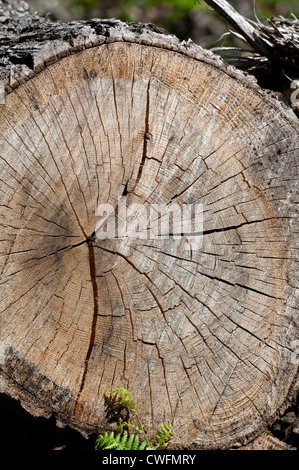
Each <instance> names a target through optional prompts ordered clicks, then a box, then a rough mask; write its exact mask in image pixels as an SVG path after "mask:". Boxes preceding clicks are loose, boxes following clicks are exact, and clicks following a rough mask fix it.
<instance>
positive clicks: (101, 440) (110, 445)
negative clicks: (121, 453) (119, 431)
mask: <svg viewBox="0 0 299 470" xmlns="http://www.w3.org/2000/svg"><path fill="white" fill-rule="evenodd" d="M117 446H118V442H117V436H116V438H115V437H114V432H113V431H112V432H111V433H110V434H108V433H107V432H105V434H100V435H99V436H98V438H97V440H96V443H95V449H96V450H98V449H102V450H108V449H116V448H117Z"/></svg>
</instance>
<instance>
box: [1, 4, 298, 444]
mask: <svg viewBox="0 0 299 470" xmlns="http://www.w3.org/2000/svg"><path fill="white" fill-rule="evenodd" d="M0 5H1V4H0ZM13 5H14V4H13ZM4 7H5V8H4ZM2 8H3V14H2V17H6V18H7V19H6V20H5V22H4V25H6V30H5V29H4V30H3V31H4V33H3V35H4V36H5V38H3V37H2V38H1V47H0V55H1V57H2V59H1V60H2V69H1V78H2V80H3V83H4V84H5V90H6V97H5V100H4V104H3V105H2V106H1V119H0V149H1V150H0V178H1V187H0V190H1V205H0V209H1V214H0V223H1V240H0V272H1V281H0V282H1V299H0V302H1V303H0V312H1V341H2V344H4V348H5V357H4V360H3V361H2V362H3V364H2V371H1V382H0V384H1V385H0V388H1V391H5V392H6V393H8V394H10V395H11V396H14V397H16V398H18V399H20V401H21V402H22V404H23V406H25V407H26V408H27V409H29V410H30V411H31V412H32V413H33V414H36V415H45V416H49V415H51V414H54V415H55V416H56V417H57V419H58V420H60V421H61V422H64V423H67V424H69V425H71V426H74V427H76V428H78V429H80V430H81V431H82V432H85V433H89V432H93V431H100V430H103V428H106V429H107V423H106V422H105V416H106V415H105V408H104V400H103V395H104V393H105V392H106V391H109V390H111V389H112V388H113V387H115V386H118V387H125V388H128V389H129V391H130V393H131V394H132V395H133V397H134V398H135V400H136V402H137V403H138V409H139V412H140V415H141V416H143V418H144V420H145V422H146V425H147V427H148V428H149V430H150V434H151V433H155V431H156V428H157V427H158V426H159V425H160V424H161V423H162V422H165V421H169V420H173V424H174V440H173V445H174V446H178V445H180V446H182V445H183V446H188V445H193V446H194V445H195V446H197V447H198V448H209V449H213V448H230V447H231V446H237V445H242V444H244V445H245V444H246V443H247V442H248V441H249V440H252V439H253V438H254V437H255V436H257V435H258V434H260V433H261V432H262V431H263V430H264V429H266V427H267V426H268V425H270V424H272V423H273V421H274V419H275V417H276V416H277V415H278V413H279V412H281V411H282V410H283V409H284V408H285V407H286V406H287V404H288V402H289V400H290V398H291V396H292V394H293V392H294V390H295V388H296V387H298V361H297V360H296V357H295V356H296V354H295V353H294V350H295V346H294V341H295V340H296V339H297V338H298V297H296V288H297V286H298V269H297V268H298V233H299V223H298V209H297V208H298V206H297V204H298V161H297V157H298V144H299V139H298V130H299V125H298V120H297V119H296V118H295V117H294V115H293V113H292V112H291V111H288V110H287V109H285V108H284V107H283V106H282V105H281V104H280V103H278V102H277V101H276V100H274V99H273V98H271V97H270V96H268V95H267V94H266V93H265V92H263V91H262V90H261V89H260V88H259V87H258V85H257V84H256V83H255V81H254V80H253V79H252V78H250V77H248V76H245V75H243V74H242V73H241V72H240V71H237V70H235V69H233V68H232V67H227V66H225V65H224V64H223V63H222V61H221V60H220V59H219V58H217V57H215V56H214V55H213V54H212V53H209V52H207V51H204V50H203V49H201V48H200V47H199V46H196V45H195V44H193V43H192V42H188V43H180V42H179V40H178V39H177V38H175V37H174V36H167V35H165V34H163V33H161V32H160V31H158V30H157V29H156V28H155V27H153V26H152V25H139V24H138V25H136V24H129V25H128V24H125V23H122V22H120V21H117V20H106V21H100V20H93V21H87V22H81V23H79V22H73V23H70V24H61V23H59V22H58V23H51V22H49V21H48V20H46V19H44V18H42V19H39V18H38V16H37V15H36V16H35V22H34V23H32V25H33V26H32V27H31V29H30V24H31V23H30V15H31V12H30V11H28V10H26V8H25V7H24V11H23V12H17V11H16V9H15V8H14V9H13V8H11V3H7V2H5V3H4V2H2ZM20 18H21V19H20ZM17 24H18V25H20V26H19V27H17V26H16V25H17ZM11 25H13V29H12V28H11ZM124 195H125V196H126V198H127V201H128V203H129V204H132V203H139V204H140V203H142V204H143V205H144V206H145V207H146V208H148V207H149V205H150V204H160V203H164V204H168V205H169V204H171V203H172V202H177V203H178V204H183V203H189V204H191V203H193V204H194V203H197V202H198V203H202V204H203V208H204V228H203V234H202V240H203V241H202V247H201V249H200V250H195V251H192V250H191V251H187V250H185V249H184V247H185V244H186V237H183V238H182V239H180V240H173V239H169V240H167V239H165V240H161V239H160V240H150V239H139V240H138V239H133V238H128V239H125V240H103V241H99V240H97V239H96V238H95V236H94V235H95V227H96V225H97V223H98V217H97V216H96V209H97V207H98V205H99V204H101V203H110V204H113V205H114V206H117V203H118V198H119V197H120V196H124ZM151 430H152V431H151Z"/></svg>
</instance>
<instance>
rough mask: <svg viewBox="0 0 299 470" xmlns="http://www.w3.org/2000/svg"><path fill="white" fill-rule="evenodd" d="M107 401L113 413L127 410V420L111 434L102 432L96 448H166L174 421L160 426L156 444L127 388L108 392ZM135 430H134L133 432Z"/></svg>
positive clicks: (116, 414) (117, 413) (118, 415)
mask: <svg viewBox="0 0 299 470" xmlns="http://www.w3.org/2000/svg"><path fill="white" fill-rule="evenodd" d="M106 403H107V406H108V407H109V409H110V412H112V413H111V414H112V415H114V416H117V417H120V416H121V413H122V411H125V412H126V418H127V419H126V420H122V422H121V423H120V424H119V425H118V428H117V430H116V431H115V432H114V431H112V432H111V433H110V434H108V433H107V432H105V433H104V434H100V435H99V436H98V437H97V439H96V442H95V449H96V450H108V449H111V450H112V449H113V450H163V449H166V447H167V445H168V443H169V440H170V439H171V437H172V422H171V421H169V422H168V423H167V424H165V425H163V424H162V425H161V426H160V430H159V431H158V432H157V435H156V436H155V444H154V443H152V442H150V441H149V439H148V437H147V435H146V432H145V429H144V426H143V424H142V423H141V421H140V418H139V416H138V413H137V410H136V403H135V402H134V400H133V399H132V397H131V395H130V393H129V392H128V390H126V389H125V388H115V389H114V390H112V391H111V392H108V393H107V394H106ZM130 413H131V414H132V415H133V417H134V418H135V420H136V424H133V423H131V422H129V420H128V418H129V416H130ZM132 431H133V432H132Z"/></svg>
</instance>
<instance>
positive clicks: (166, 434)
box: [155, 421, 172, 450]
mask: <svg viewBox="0 0 299 470" xmlns="http://www.w3.org/2000/svg"><path fill="white" fill-rule="evenodd" d="M160 429H161V430H160V431H158V433H157V435H156V436H155V439H156V441H157V443H158V444H159V446H158V449H159V450H163V449H165V448H166V447H167V445H168V441H169V440H170V439H171V436H172V422H171V421H169V422H168V424H162V425H161V426H160Z"/></svg>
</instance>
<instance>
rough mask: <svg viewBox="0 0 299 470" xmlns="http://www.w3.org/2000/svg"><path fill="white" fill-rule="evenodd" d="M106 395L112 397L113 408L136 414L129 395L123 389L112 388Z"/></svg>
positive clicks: (133, 403) (134, 405)
mask: <svg viewBox="0 0 299 470" xmlns="http://www.w3.org/2000/svg"><path fill="white" fill-rule="evenodd" d="M107 395H114V396H113V402H114V406H116V405H117V406H118V407H120V408H121V407H123V408H127V409H128V410H131V411H132V412H133V413H134V414H135V413H136V403H135V402H134V400H133V398H132V397H131V394H130V393H129V392H128V390H126V389H125V388H118V387H116V388H114V389H113V390H112V391H111V392H107Z"/></svg>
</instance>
